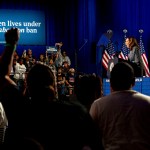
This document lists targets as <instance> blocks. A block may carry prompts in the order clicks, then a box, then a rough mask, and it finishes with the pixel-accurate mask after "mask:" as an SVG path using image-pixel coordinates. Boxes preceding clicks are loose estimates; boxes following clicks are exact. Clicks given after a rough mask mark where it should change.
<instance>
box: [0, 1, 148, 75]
mask: <svg viewBox="0 0 150 150" xmlns="http://www.w3.org/2000/svg"><path fill="white" fill-rule="evenodd" d="M49 3H50V4H49ZM149 6H150V1H149V0H136V1H131V0H123V1H118V0H70V1H68V0H55V1H53V3H51V2H48V1H46V0H40V1H36V3H35V2H32V1H31V0H30V1H28V0H26V1H24V0H23V1H19V0H14V1H9V0H8V1H3V0H2V1H1V2H0V9H1V8H3V9H27V10H42V11H44V12H45V17H46V44H47V45H54V43H55V42H60V41H62V42H63V43H64V45H63V47H62V48H63V49H64V50H66V51H67V54H68V55H69V56H70V58H71V60H72V66H73V67H75V66H76V65H77V69H78V71H80V72H86V73H93V72H96V73H100V74H101V72H102V67H101V66H100V67H99V69H98V70H97V63H98V62H99V61H101V56H102V52H103V49H97V43H98V41H99V39H100V37H101V36H102V35H103V33H105V32H106V31H107V30H108V29H111V30H112V31H113V36H112V41H113V42H114V43H116V42H117V43H118V48H119V49H120V48H121V45H122V42H123V36H124V34H123V29H127V30H128V33H127V36H128V35H132V36H135V37H136V38H137V39H139V29H143V30H144V33H143V42H144V46H145V50H146V53H147V57H148V58H149V47H150V44H149V43H150V42H149V40H150V30H149V26H150V21H149V18H150V9H149ZM27 48H31V49H33V53H36V55H37V56H38V55H39V54H40V53H43V52H44V51H45V46H36V45H34V46H30V45H29V46H24V45H20V46H18V51H19V52H20V53H21V52H22V51H23V49H27ZM75 54H77V55H75ZM75 56H77V57H75ZM100 65H101V64H100Z"/></svg>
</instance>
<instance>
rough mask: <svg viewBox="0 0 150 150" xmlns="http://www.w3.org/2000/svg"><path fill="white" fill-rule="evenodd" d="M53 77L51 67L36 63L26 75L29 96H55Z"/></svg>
mask: <svg viewBox="0 0 150 150" xmlns="http://www.w3.org/2000/svg"><path fill="white" fill-rule="evenodd" d="M54 81H55V78H54V74H53V72H52V71H51V69H50V68H49V67H48V66H46V65H43V64H36V65H35V66H33V67H32V68H31V70H30V71H29V73H28V75H27V89H28V92H29V95H30V96H31V97H46V98H51V99H53V98H54V97H55V92H54V91H55V90H54V89H55V82H54Z"/></svg>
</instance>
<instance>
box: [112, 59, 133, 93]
mask: <svg viewBox="0 0 150 150" xmlns="http://www.w3.org/2000/svg"><path fill="white" fill-rule="evenodd" d="M134 84H135V76H134V70H133V68H132V66H131V65H129V64H128V63H127V62H119V63H117V64H116V65H115V66H114V67H113V68H112V71H111V73H110V85H111V88H112V90H113V91H120V90H129V89H131V87H132V86H134Z"/></svg>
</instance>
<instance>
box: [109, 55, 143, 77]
mask: <svg viewBox="0 0 150 150" xmlns="http://www.w3.org/2000/svg"><path fill="white" fill-rule="evenodd" d="M118 62H127V63H128V64H129V65H131V66H132V68H133V69H134V73H135V77H143V72H144V70H143V68H141V67H140V66H138V65H137V64H136V63H133V62H130V61H128V60H124V59H121V58H118V57H117V56H115V57H114V59H110V60H109V61H108V70H107V77H108V78H110V72H111V70H112V68H113V67H114V65H115V64H117V63H118Z"/></svg>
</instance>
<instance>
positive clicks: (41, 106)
mask: <svg viewBox="0 0 150 150" xmlns="http://www.w3.org/2000/svg"><path fill="white" fill-rule="evenodd" d="M19 38H20V33H19V30H18V29H17V28H11V29H8V30H7V32H6V33H5V41H6V45H5V49H4V51H3V53H2V55H1V57H0V146H1V147H0V148H1V149H4V150H9V149H15V150H60V149H64V150H104V149H105V150H133V149H136V150H143V149H144V150H149V149H150V117H149V115H150V97H149V96H147V95H144V94H142V93H139V92H137V91H135V90H132V87H133V86H134V84H135V74H134V69H133V68H132V66H131V65H130V64H128V63H127V62H119V63H117V64H116V65H114V67H113V68H112V71H111V72H110V88H111V93H110V94H109V95H107V96H103V89H102V79H101V78H100V77H99V76H97V75H96V74H84V73H83V74H78V73H77V72H76V70H75V69H74V68H72V67H71V60H70V58H69V56H67V54H66V52H65V51H63V52H61V51H62V50H61V48H62V45H63V43H62V42H60V43H56V44H55V46H56V47H57V52H56V53H52V54H51V55H49V54H48V52H47V51H46V53H45V54H40V56H39V59H36V58H35V57H34V56H33V54H32V50H31V49H28V50H27V51H26V50H24V52H23V54H22V55H21V56H19V55H18V54H17V52H16V46H17V43H18V41H19Z"/></svg>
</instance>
